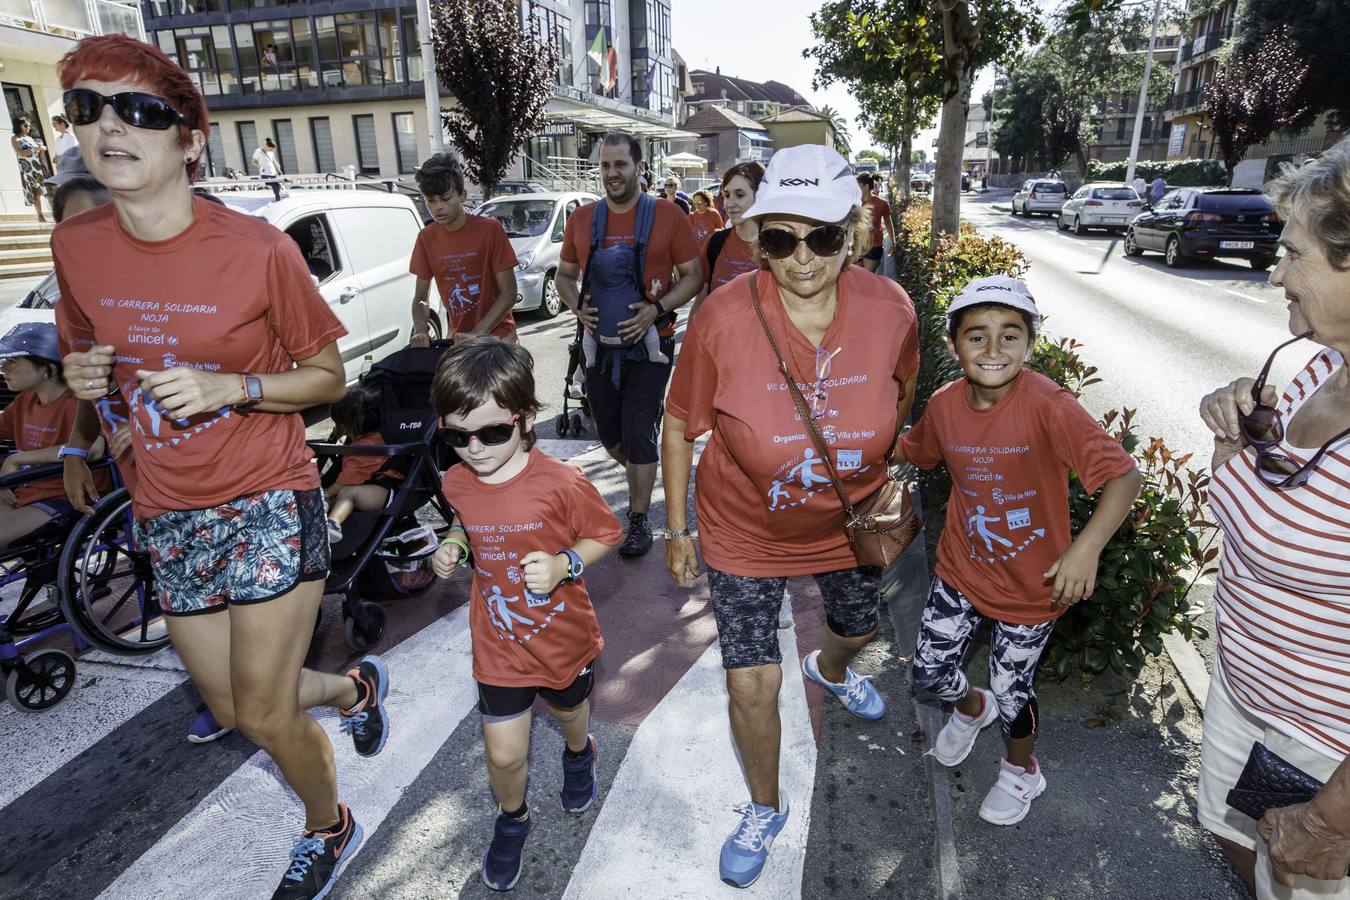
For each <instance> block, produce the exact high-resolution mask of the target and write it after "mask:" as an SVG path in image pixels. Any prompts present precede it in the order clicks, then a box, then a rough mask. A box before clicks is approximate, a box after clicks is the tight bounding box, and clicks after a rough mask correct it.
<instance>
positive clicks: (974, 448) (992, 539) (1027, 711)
mask: <svg viewBox="0 0 1350 900" xmlns="http://www.w3.org/2000/svg"><path fill="white" fill-rule="evenodd" d="M1039 321H1040V315H1039V313H1038V312H1037V309H1036V302H1035V300H1033V299H1032V297H1031V294H1030V293H1029V292H1028V291H1027V287H1026V285H1025V284H1024V283H1023V282H1022V281H1020V280H1019V279H1016V278H1010V277H1008V276H1005V275H994V276H990V277H987V278H976V279H974V280H973V281H971V282H970V283H969V284H967V285H966V286H965V288H964V289H962V291H961V293H960V294H959V295H958V296H957V297H956V299H955V300H953V301H952V303H951V305H950V306H949V307H948V309H947V346H948V349H949V351H950V352H951V354H952V357H953V358H955V359H956V360H957V362H959V363H960V364H961V369H962V371H963V372H965V376H964V377H962V378H958V379H957V380H955V381H953V382H951V383H949V384H947V385H945V386H944V387H942V388H941V389H939V390H938V391H937V392H936V393H934V394H933V396H932V398H931V399H930V400H929V401H928V406H927V407H926V408H925V409H924V414H923V418H922V419H921V420H920V421H919V423H918V424H917V425H916V426H914V428H912V429H911V430H910V431H909V432H908V433H907V434H905V436H904V437H903V438H902V439H901V443H900V452H901V455H902V456H903V457H904V458H905V459H907V460H909V461H910V462H911V463H913V464H914V465H916V466H918V467H919V468H923V469H929V468H933V467H934V466H936V465H938V464H939V463H942V464H945V465H946V467H947V470H948V472H949V473H950V474H951V479H952V491H951V497H950V498H949V500H948V501H947V519H946V522H945V524H944V526H943V531H942V538H941V540H940V541H939V543H938V552H937V559H938V562H937V574H936V577H935V578H934V579H933V586H932V590H931V592H930V593H929V597H928V603H927V605H926V606H925V608H924V612H923V621H922V624H921V626H920V630H919V638H918V645H917V647H916V649H915V652H914V683H915V685H916V686H918V687H920V688H922V689H924V690H927V691H928V692H930V693H932V694H934V695H936V696H937V697H939V698H940V699H942V700H944V701H946V702H947V703H950V704H952V705H953V706H954V707H955V709H954V711H953V713H952V715H951V718H949V719H948V720H947V724H946V725H945V726H944V727H943V729H942V731H941V732H940V733H939V734H938V736H937V739H936V740H935V741H934V745H933V750H932V753H933V757H934V758H935V759H937V761H938V762H940V763H942V764H943V765H945V766H955V765H959V764H960V763H961V762H962V761H964V760H965V758H966V757H967V756H968V755H969V754H970V751H971V749H972V748H973V747H974V746H975V739H976V738H977V737H978V736H979V733H980V731H981V729H983V728H984V727H985V726H987V725H990V724H992V723H993V721H994V720H995V719H998V720H999V722H1000V724H1001V725H1002V728H1003V735H1004V737H1005V738H1006V740H1007V756H1006V757H1005V758H1003V759H1002V760H1000V762H999V775H998V780H997V781H996V782H995V784H994V786H993V787H992V788H990V790H989V793H988V794H987V795H986V796H985V798H984V802H983V803H982V804H981V805H980V817H981V818H982V819H984V820H985V821H986V822H990V823H992V824H995V825H1013V824H1015V823H1017V822H1020V821H1022V819H1024V818H1025V817H1026V815H1027V812H1028V811H1029V810H1030V808H1031V801H1032V800H1033V799H1035V798H1036V797H1037V796H1038V795H1040V794H1041V792H1042V791H1044V790H1045V785H1046V782H1045V775H1044V773H1043V772H1042V771H1041V767H1040V765H1039V764H1038V763H1037V761H1036V757H1035V756H1033V755H1032V750H1033V748H1034V746H1035V741H1036V727H1037V720H1038V718H1039V716H1038V708H1037V705H1036V692H1035V688H1034V684H1035V676H1036V664H1037V662H1038V661H1039V660H1040V657H1041V652H1042V651H1043V650H1044V649H1045V645H1046V643H1047V642H1048V641H1049V639H1050V633H1051V631H1052V630H1053V629H1054V626H1055V620H1056V619H1058V618H1059V617H1060V616H1061V615H1063V613H1064V612H1065V611H1067V610H1068V608H1069V607H1070V606H1072V605H1073V604H1075V603H1077V602H1078V601H1080V600H1085V599H1087V598H1088V597H1090V596H1092V592H1093V589H1094V586H1095V584H1096V579H1097V560H1098V556H1099V555H1100V554H1101V550H1102V547H1103V546H1105V544H1106V542H1107V540H1108V539H1109V538H1110V537H1111V535H1112V534H1114V533H1115V531H1116V529H1117V528H1118V527H1120V523H1121V522H1122V521H1124V519H1125V516H1126V515H1127V514H1128V513H1129V511H1130V508H1131V506H1132V505H1133V503H1134V500H1135V497H1137V496H1138V494H1139V487H1140V484H1141V478H1140V475H1139V470H1138V469H1137V468H1136V467H1135V464H1134V461H1133V460H1132V459H1131V458H1130V455H1129V454H1128V453H1127V452H1126V451H1125V449H1124V448H1123V447H1122V446H1121V445H1120V444H1119V443H1118V442H1117V441H1115V440H1114V439H1112V438H1111V436H1110V435H1108V434H1107V433H1106V432H1105V431H1104V430H1103V429H1102V427H1101V426H1100V425H1099V424H1097V422H1096V421H1094V420H1093V418H1092V416H1090V415H1089V414H1088V413H1087V411H1086V410H1084V409H1083V407H1082V406H1081V405H1079V403H1078V400H1077V399H1076V398H1075V397H1074V396H1073V395H1072V394H1070V393H1069V392H1068V391H1066V390H1064V389H1063V388H1061V387H1059V386H1058V385H1056V384H1055V383H1054V382H1053V381H1051V380H1050V379H1049V378H1046V377H1045V376H1044V375H1041V374H1039V373H1036V372H1027V371H1023V368H1022V367H1023V364H1024V363H1025V362H1026V360H1027V358H1028V356H1030V353H1031V347H1032V344H1033V342H1034V340H1035V336H1036V328H1037V325H1038V324H1039ZM1071 470H1072V471H1074V472H1076V473H1077V474H1078V478H1079V480H1080V481H1081V482H1082V484H1083V487H1084V488H1085V489H1086V490H1088V491H1089V492H1096V491H1097V490H1099V489H1100V490H1101V492H1102V494H1101V497H1100V498H1099V499H1098V501H1097V507H1096V510H1095V511H1094V512H1093V514H1092V517H1091V518H1090V519H1089V520H1088V522H1087V524H1085V525H1084V526H1083V528H1082V530H1081V531H1080V532H1079V533H1078V536H1077V537H1071V535H1070V533H1069V502H1068V477H1069V472H1070V471H1071ZM985 619H988V620H989V621H990V623H991V625H992V634H991V636H990V642H989V686H990V688H991V690H984V689H982V688H972V687H971V686H970V684H969V683H968V682H967V681H966V676H965V673H964V672H963V671H962V667H963V664H964V662H965V658H966V653H967V651H968V650H969V649H970V643H971V637H972V635H973V633H974V631H975V629H976V628H977V627H978V626H979V625H980V623H981V622H982V621H983V620H985Z"/></svg>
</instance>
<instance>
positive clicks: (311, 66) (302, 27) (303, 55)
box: [282, 18, 319, 90]
mask: <svg viewBox="0 0 1350 900" xmlns="http://www.w3.org/2000/svg"><path fill="white" fill-rule="evenodd" d="M291 33H292V34H293V35H294V40H295V64H296V67H297V75H298V76H299V82H298V84H299V86H300V87H312V88H313V87H318V86H319V71H318V69H316V68H315V61H314V35H313V32H312V31H311V29H310V26H309V19H307V18H306V19H291ZM282 90H285V88H284V87H283V88H282Z"/></svg>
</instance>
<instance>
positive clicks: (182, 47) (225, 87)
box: [174, 26, 239, 97]
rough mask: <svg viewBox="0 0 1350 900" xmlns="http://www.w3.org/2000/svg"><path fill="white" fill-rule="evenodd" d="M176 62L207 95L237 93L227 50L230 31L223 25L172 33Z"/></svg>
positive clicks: (234, 76) (232, 61)
mask: <svg viewBox="0 0 1350 900" xmlns="http://www.w3.org/2000/svg"><path fill="white" fill-rule="evenodd" d="M174 39H175V46H176V47H177V50H178V52H177V53H176V54H175V55H176V56H177V58H178V64H179V65H180V66H182V67H183V70H184V71H186V72H187V73H188V75H190V76H191V77H192V80H193V81H195V82H197V86H198V87H199V88H200V89H201V92H202V93H203V94H205V95H206V96H208V97H218V96H220V95H221V94H237V93H239V85H238V79H237V77H236V73H235V70H234V56H233V55H232V54H231V52H230V32H229V29H228V28H226V27H224V26H218V27H216V28H211V29H183V28H180V29H178V30H177V31H175V32H174Z"/></svg>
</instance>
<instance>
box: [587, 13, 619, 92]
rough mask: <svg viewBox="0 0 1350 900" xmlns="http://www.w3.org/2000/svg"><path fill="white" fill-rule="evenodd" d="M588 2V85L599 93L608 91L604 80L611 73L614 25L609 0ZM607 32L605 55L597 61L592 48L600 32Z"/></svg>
mask: <svg viewBox="0 0 1350 900" xmlns="http://www.w3.org/2000/svg"><path fill="white" fill-rule="evenodd" d="M585 3H586V80H587V87H588V89H590V90H593V91H595V92H596V93H597V94H601V93H607V91H606V89H605V86H604V82H605V80H606V78H607V77H608V75H609V52H608V51H609V49H610V48H611V47H613V46H614V26H613V25H612V24H611V23H612V22H613V19H612V18H611V17H610V6H609V0H585ZM601 31H603V32H604V33H605V37H604V41H603V43H604V48H605V55H604V57H602V58H601V59H600V61H599V62H598V63H597V62H596V60H595V57H593V56H592V55H591V48H592V47H593V46H594V45H595V39H596V36H597V35H598V34H600V32H601Z"/></svg>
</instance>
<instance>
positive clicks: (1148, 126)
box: [1143, 116, 1153, 141]
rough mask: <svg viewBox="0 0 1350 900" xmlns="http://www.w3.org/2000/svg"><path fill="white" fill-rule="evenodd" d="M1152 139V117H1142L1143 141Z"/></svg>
mask: <svg viewBox="0 0 1350 900" xmlns="http://www.w3.org/2000/svg"><path fill="white" fill-rule="evenodd" d="M1152 138H1153V117H1152V116H1144V132H1143V139H1144V140H1146V141H1147V140H1152Z"/></svg>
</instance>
